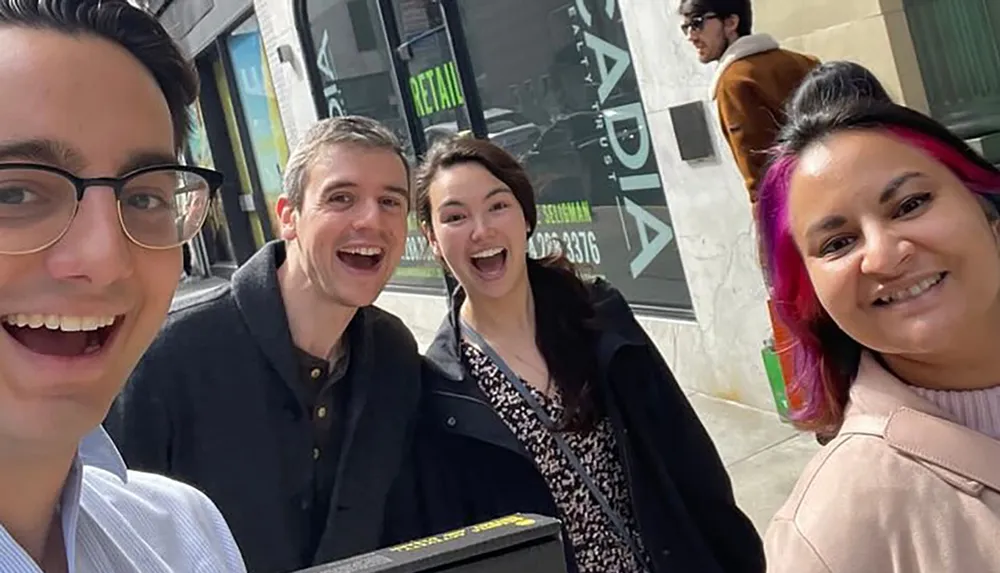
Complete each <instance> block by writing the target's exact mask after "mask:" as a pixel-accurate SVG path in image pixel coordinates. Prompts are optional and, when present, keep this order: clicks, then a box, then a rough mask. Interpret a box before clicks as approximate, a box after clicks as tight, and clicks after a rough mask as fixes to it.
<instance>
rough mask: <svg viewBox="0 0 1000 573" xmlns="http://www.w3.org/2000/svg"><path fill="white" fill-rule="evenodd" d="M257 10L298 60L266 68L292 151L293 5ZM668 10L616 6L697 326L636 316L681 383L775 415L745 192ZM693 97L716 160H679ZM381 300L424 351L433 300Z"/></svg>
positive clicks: (300, 123)
mask: <svg viewBox="0 0 1000 573" xmlns="http://www.w3.org/2000/svg"><path fill="white" fill-rule="evenodd" d="M583 1H586V0H583ZM590 3H591V4H593V2H592V1H591V2H590ZM255 5H256V10H257V13H258V16H259V17H260V18H273V20H274V22H275V24H278V25H275V26H267V25H262V30H263V31H264V32H265V34H264V43H265V45H266V46H267V48H268V52H269V57H272V56H273V54H275V53H276V50H277V47H278V45H280V44H283V45H288V46H289V47H290V48H291V50H292V53H293V54H294V58H295V59H296V60H298V61H293V62H292V63H287V62H286V63H278V62H276V61H272V66H273V67H272V70H274V74H273V75H274V78H273V79H274V82H275V84H276V85H275V87H276V91H277V93H278V94H279V97H280V98H281V103H280V110H281V114H282V120H283V121H284V122H285V125H286V128H288V131H289V134H288V136H289V143H290V144H294V141H295V139H296V135H297V134H300V133H302V132H303V131H304V130H305V129H307V128H308V126H309V124H311V122H313V121H315V112H314V111H312V112H310V111H309V110H308V105H307V104H308V102H309V101H310V99H309V91H308V90H309V86H308V83H307V81H306V79H305V74H304V69H303V68H302V67H300V66H301V64H302V62H301V48H300V45H299V42H298V40H297V38H294V37H293V36H294V29H291V30H290V29H289V27H287V24H288V23H290V22H292V11H291V10H292V7H291V0H255ZM675 5H676V4H675V2H674V1H672V0H666V1H665V0H619V9H620V10H621V11H622V14H623V19H624V21H625V25H626V28H627V32H628V35H629V41H630V47H631V53H632V57H633V65H635V67H636V74H637V76H638V79H639V83H640V86H641V91H642V97H643V103H644V105H645V108H646V112H647V116H648V121H649V127H650V132H651V136H652V141H653V145H654V149H655V153H656V156H657V159H658V161H659V165H660V175H661V178H662V181H663V183H664V188H665V189H666V195H667V203H668V205H669V209H670V213H671V217H672V219H673V222H674V226H675V228H674V231H675V234H676V240H677V241H678V247H679V249H680V253H681V256H682V258H683V262H684V268H685V272H686V274H687V280H688V283H689V285H690V289H691V292H692V298H693V304H694V311H695V316H696V320H695V321H681V320H666V319H660V318H653V317H640V322H641V323H642V324H643V326H644V327H645V328H646V329H647V330H648V332H649V333H650V335H651V337H652V338H653V340H654V341H655V342H656V344H657V345H658V346H659V348H660V350H661V351H662V352H663V354H664V356H665V357H666V359H667V361H668V362H669V364H670V365H671V367H672V368H673V369H674V371H675V373H676V375H677V377H678V379H679V380H680V382H681V383H682V384H683V385H684V386H685V387H687V388H688V389H690V390H694V391H699V392H703V393H706V394H710V395H713V396H718V397H722V398H726V399H730V400H734V401H737V402H741V403H744V404H747V405H750V406H754V407H757V408H761V409H764V410H769V411H773V410H774V402H773V399H772V398H771V394H770V390H769V388H768V383H767V378H766V376H765V374H764V370H763V364H762V361H761V356H760V348H761V342H762V341H763V339H764V338H766V337H767V336H768V335H769V333H770V327H769V323H768V321H767V314H766V307H765V296H764V287H763V282H762V280H761V277H760V273H759V271H758V270H757V268H756V265H755V255H754V251H755V247H754V236H753V231H752V223H751V217H750V211H749V205H748V201H747V195H746V191H745V190H744V188H743V184H742V181H741V179H740V177H739V175H738V173H737V170H736V166H735V164H734V163H733V161H732V158H731V156H730V152H729V149H728V148H727V147H726V145H725V142H724V141H722V140H721V139H720V137H721V135H720V134H719V133H718V128H717V127H716V124H715V117H714V111H713V108H712V106H711V102H710V101H709V100H708V86H709V82H710V80H711V76H712V70H713V66H711V65H710V66H704V65H702V64H700V63H699V62H698V61H697V59H696V58H695V56H694V53H693V51H692V50H691V49H690V47H689V46H688V45H687V43H686V41H685V40H684V38H683V37H682V36H681V34H680V31H679V26H680V19H679V17H678V16H676V15H675V13H674V11H675ZM279 23H280V24H279ZM695 100H703V101H704V102H705V109H706V113H707V114H709V116H708V120H709V124H710V126H711V128H712V130H713V137H714V142H713V143H714V147H715V152H716V158H715V159H713V160H707V161H701V162H698V163H687V162H684V161H682V160H681V159H680V154H679V151H678V149H677V143H676V141H675V140H674V135H673V126H672V124H671V118H670V112H669V108H670V107H671V106H675V105H679V104H682V103H688V102H691V101H695ZM378 304H379V305H380V306H382V307H383V308H385V309H386V310H389V311H390V312H394V313H396V314H398V315H399V316H400V317H401V318H403V319H404V320H405V321H406V322H407V324H409V325H410V327H411V328H412V329H413V331H414V333H415V335H416V336H417V338H418V340H419V342H420V343H421V346H422V347H424V346H426V344H428V343H429V342H430V339H431V337H432V336H433V333H434V331H436V329H437V327H438V326H439V324H440V322H441V319H442V318H443V315H444V312H445V307H444V304H443V300H442V299H441V298H440V297H433V296H425V295H412V294H403V293H394V292H387V293H385V294H383V296H382V297H381V298H380V299H379V301H378Z"/></svg>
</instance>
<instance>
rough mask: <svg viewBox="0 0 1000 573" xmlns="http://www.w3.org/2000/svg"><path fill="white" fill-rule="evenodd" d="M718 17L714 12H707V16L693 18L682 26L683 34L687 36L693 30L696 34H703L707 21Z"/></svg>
mask: <svg viewBox="0 0 1000 573" xmlns="http://www.w3.org/2000/svg"><path fill="white" fill-rule="evenodd" d="M718 17H719V16H718V15H717V14H715V13H713V12H707V13H705V14H699V15H697V16H691V17H690V18H689V19H688V20H687V21H686V22H684V23H683V24H681V33H682V34H684V35H685V36H687V35H688V32H689V31H691V30H694V31H695V32H701V31H702V30H703V29H705V22H706V21H708V20H711V19H713V18H718Z"/></svg>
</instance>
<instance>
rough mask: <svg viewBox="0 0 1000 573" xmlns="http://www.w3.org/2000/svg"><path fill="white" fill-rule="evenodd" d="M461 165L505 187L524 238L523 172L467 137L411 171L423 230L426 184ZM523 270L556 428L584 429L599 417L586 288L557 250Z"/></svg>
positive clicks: (527, 188) (528, 192)
mask: <svg viewBox="0 0 1000 573" xmlns="http://www.w3.org/2000/svg"><path fill="white" fill-rule="evenodd" d="M464 163H475V164H478V165H481V166H482V167H483V168H485V169H486V170H487V171H489V172H490V173H492V174H493V176H494V177H496V178H497V179H499V180H500V181H502V182H503V183H504V184H505V185H506V186H507V187H509V188H510V190H511V191H512V192H513V194H514V198H515V199H516V200H517V202H518V204H520V206H521V210H522V211H523V213H524V218H525V220H526V221H527V223H528V236H529V237H530V236H531V234H532V233H533V232H534V230H535V225H536V224H537V221H538V215H537V209H536V206H535V192H534V188H533V186H532V185H531V180H530V179H529V178H528V174H527V173H526V172H525V171H524V168H523V167H522V166H521V164H520V163H519V162H518V161H517V160H516V159H514V157H512V156H511V155H510V154H509V153H507V152H506V151H504V150H503V149H502V148H500V147H498V146H496V145H494V144H492V143H490V142H489V141H485V140H481V139H473V138H468V137H456V138H453V139H450V140H446V141H443V142H440V143H438V144H437V145H435V146H434V147H433V148H431V150H430V151H429V152H428V153H427V156H426V157H425V158H424V161H423V163H422V164H421V166H420V168H419V169H418V170H417V174H416V184H415V187H414V195H415V196H414V204H415V206H416V212H417V218H418V219H419V221H420V223H421V225H422V226H423V228H424V229H427V230H428V232H432V230H433V225H432V217H431V204H430V186H431V183H432V182H433V181H434V178H435V177H436V176H437V175H438V173H440V172H441V171H442V170H444V169H448V168H450V167H453V166H455V165H460V164H464ZM442 266H444V263H443V261H442ZM527 269H528V282H529V284H530V288H531V293H532V295H533V297H534V300H535V345H536V346H537V347H538V351H539V353H540V354H541V355H542V358H544V359H545V364H546V366H547V367H548V369H549V375H550V377H551V379H552V381H553V382H554V383H555V385H556V388H557V389H558V390H559V393H560V394H561V395H562V398H563V406H564V408H565V414H564V416H563V417H562V419H561V420H560V425H559V429H560V430H562V431H579V432H586V431H588V430H590V429H592V428H593V427H594V425H595V423H596V422H597V420H599V419H600V416H601V407H600V405H599V399H598V396H597V395H596V392H594V387H593V382H594V380H593V377H594V376H596V374H597V356H596V352H595V350H594V345H595V343H596V340H597V329H596V326H595V311H594V305H593V302H592V300H591V296H590V290H589V289H588V288H587V285H586V284H585V283H584V282H583V280H582V279H581V278H580V274H579V271H578V269H577V267H576V266H575V265H574V264H573V263H572V262H571V261H570V260H569V259H567V258H566V255H565V254H563V253H562V252H561V251H558V252H555V253H553V254H550V255H548V256H546V257H543V258H539V259H533V258H531V257H528V261H527ZM445 270H446V271H447V268H446V269H445Z"/></svg>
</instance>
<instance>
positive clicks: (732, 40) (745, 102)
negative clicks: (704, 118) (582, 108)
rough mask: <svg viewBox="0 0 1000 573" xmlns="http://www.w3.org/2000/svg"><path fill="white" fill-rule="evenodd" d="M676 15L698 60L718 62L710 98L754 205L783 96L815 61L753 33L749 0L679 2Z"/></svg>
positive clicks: (762, 35)
mask: <svg viewBox="0 0 1000 573" xmlns="http://www.w3.org/2000/svg"><path fill="white" fill-rule="evenodd" d="M680 15H681V17H683V19H684V21H683V23H682V24H681V32H682V33H683V34H684V36H685V37H687V39H688V40H689V41H690V42H691V44H693V45H694V47H695V49H696V50H697V51H698V59H699V60H700V61H701V63H703V64H708V63H711V62H719V65H718V68H716V70H715V75H714V77H713V78H712V84H711V87H710V91H709V97H711V98H712V99H713V100H714V101H715V102H716V107H717V109H718V114H719V122H720V124H721V126H722V132H723V135H724V136H725V138H726V141H727V142H728V143H729V147H730V149H731V150H732V152H733V157H734V158H735V159H736V165H737V166H738V167H739V169H740V173H741V174H742V175H743V179H744V181H745V183H746V187H747V191H748V192H749V193H750V202H751V204H754V205H755V204H756V203H757V183H758V181H759V179H760V178H761V177H762V176H763V170H764V166H765V163H766V162H767V150H768V149H769V148H770V147H771V145H772V143H773V142H774V138H775V136H777V133H778V128H779V125H780V122H781V121H782V107H783V105H784V103H785V100H787V99H788V98H789V96H791V94H792V92H794V91H795V88H797V87H798V85H799V84H800V83H801V82H802V78H804V77H805V75H806V74H807V73H809V71H810V70H811V69H812V68H814V67H815V66H816V65H818V64H819V61H818V60H817V59H816V58H813V57H811V56H807V55H803V54H799V53H796V52H792V51H789V50H784V49H781V48H780V47H779V46H778V42H777V41H775V40H774V38H772V37H771V36H770V35H768V34H752V33H751V23H752V13H751V7H750V0H682V1H681V4H680Z"/></svg>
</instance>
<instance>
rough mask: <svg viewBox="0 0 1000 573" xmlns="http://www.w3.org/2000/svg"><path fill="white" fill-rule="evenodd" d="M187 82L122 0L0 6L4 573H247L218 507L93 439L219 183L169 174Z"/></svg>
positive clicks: (203, 173)
mask: <svg viewBox="0 0 1000 573" xmlns="http://www.w3.org/2000/svg"><path fill="white" fill-rule="evenodd" d="M196 95H197V79H196V76H195V75H194V71H193V69H191V68H190V67H189V64H188V63H187V62H186V61H185V60H184V58H183V57H182V55H181V54H180V52H179V51H178V49H177V47H176V46H175V45H174V44H173V43H172V42H171V40H170V38H169V36H168V35H167V34H166V32H165V31H164V30H163V29H162V27H161V26H160V25H159V23H158V22H157V21H156V19H155V18H153V17H152V16H150V15H147V14H146V13H144V12H142V11H140V10H139V9H136V8H134V7H132V6H131V5H129V4H127V3H126V2H124V1H121V0H102V1H99V0H0V102H2V103H0V326H2V329H0V571H3V572H4V573H29V572H30V573H38V572H39V571H41V572H44V573H57V572H58V573H67V572H68V573H107V572H112V571H113V572H116V573H118V572H122V573H156V572H159V573H168V572H180V571H185V572H196V571H198V572H209V571H211V572H223V573H229V572H243V571H245V568H244V565H243V562H242V559H241V556H240V551H239V549H238V548H237V546H236V544H235V542H234V540H233V537H232V535H231V533H230V532H229V529H228V527H227V525H226V523H225V521H224V519H223V518H222V515H221V514H220V512H219V511H218V509H216V507H215V506H214V505H213V503H212V502H211V501H209V499H208V498H207V497H206V496H205V495H204V494H203V493H201V492H199V491H197V490H196V489H194V488H192V487H191V486H188V485H185V484H182V483H180V482H177V481H173V480H170V479H167V478H164V477H162V476H158V475H152V474H145V473H141V472H135V471H129V470H127V469H126V467H125V465H124V463H123V462H122V459H121V457H120V456H119V454H118V451H117V450H116V449H115V446H114V445H113V444H112V442H111V441H110V439H109V437H108V435H107V434H105V433H104V431H103V430H102V429H101V427H100V423H101V420H102V419H103V418H104V416H105V415H106V413H107V411H108V409H109V406H110V405H111V403H112V401H113V399H114V398H115V395H116V394H117V393H118V392H119V390H120V388H121V387H122V385H123V384H124V382H125V380H126V378H127V377H128V375H129V372H130V371H131V370H132V368H133V367H134V366H135V364H136V362H137V361H138V360H139V357H140V356H141V355H142V353H143V352H144V351H145V350H146V348H147V347H148V346H149V344H150V342H151V341H152V340H153V337H154V336H155V334H156V332H157V331H158V330H159V328H160V326H161V325H162V324H163V321H164V319H165V317H166V314H167V309H168V308H169V306H170V303H171V298H172V296H173V292H174V289H175V288H176V286H177V283H178V279H179V276H180V270H181V245H182V244H183V243H184V242H185V241H187V240H189V239H191V238H192V236H194V234H195V233H196V232H197V231H198V229H199V227H200V226H201V224H202V222H203V221H204V218H205V210H206V207H207V205H208V202H209V200H210V198H211V196H212V194H213V193H214V192H215V191H216V189H217V188H218V187H219V185H220V183H221V176H220V175H219V174H218V173H216V172H213V171H209V170H205V169H198V168H192V167H184V166H181V165H178V164H177V154H178V151H179V147H180V145H181V142H183V141H184V139H185V136H186V132H187V115H186V113H187V110H186V107H187V105H188V104H190V103H191V102H192V101H193V100H194V98H195V97H196Z"/></svg>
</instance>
